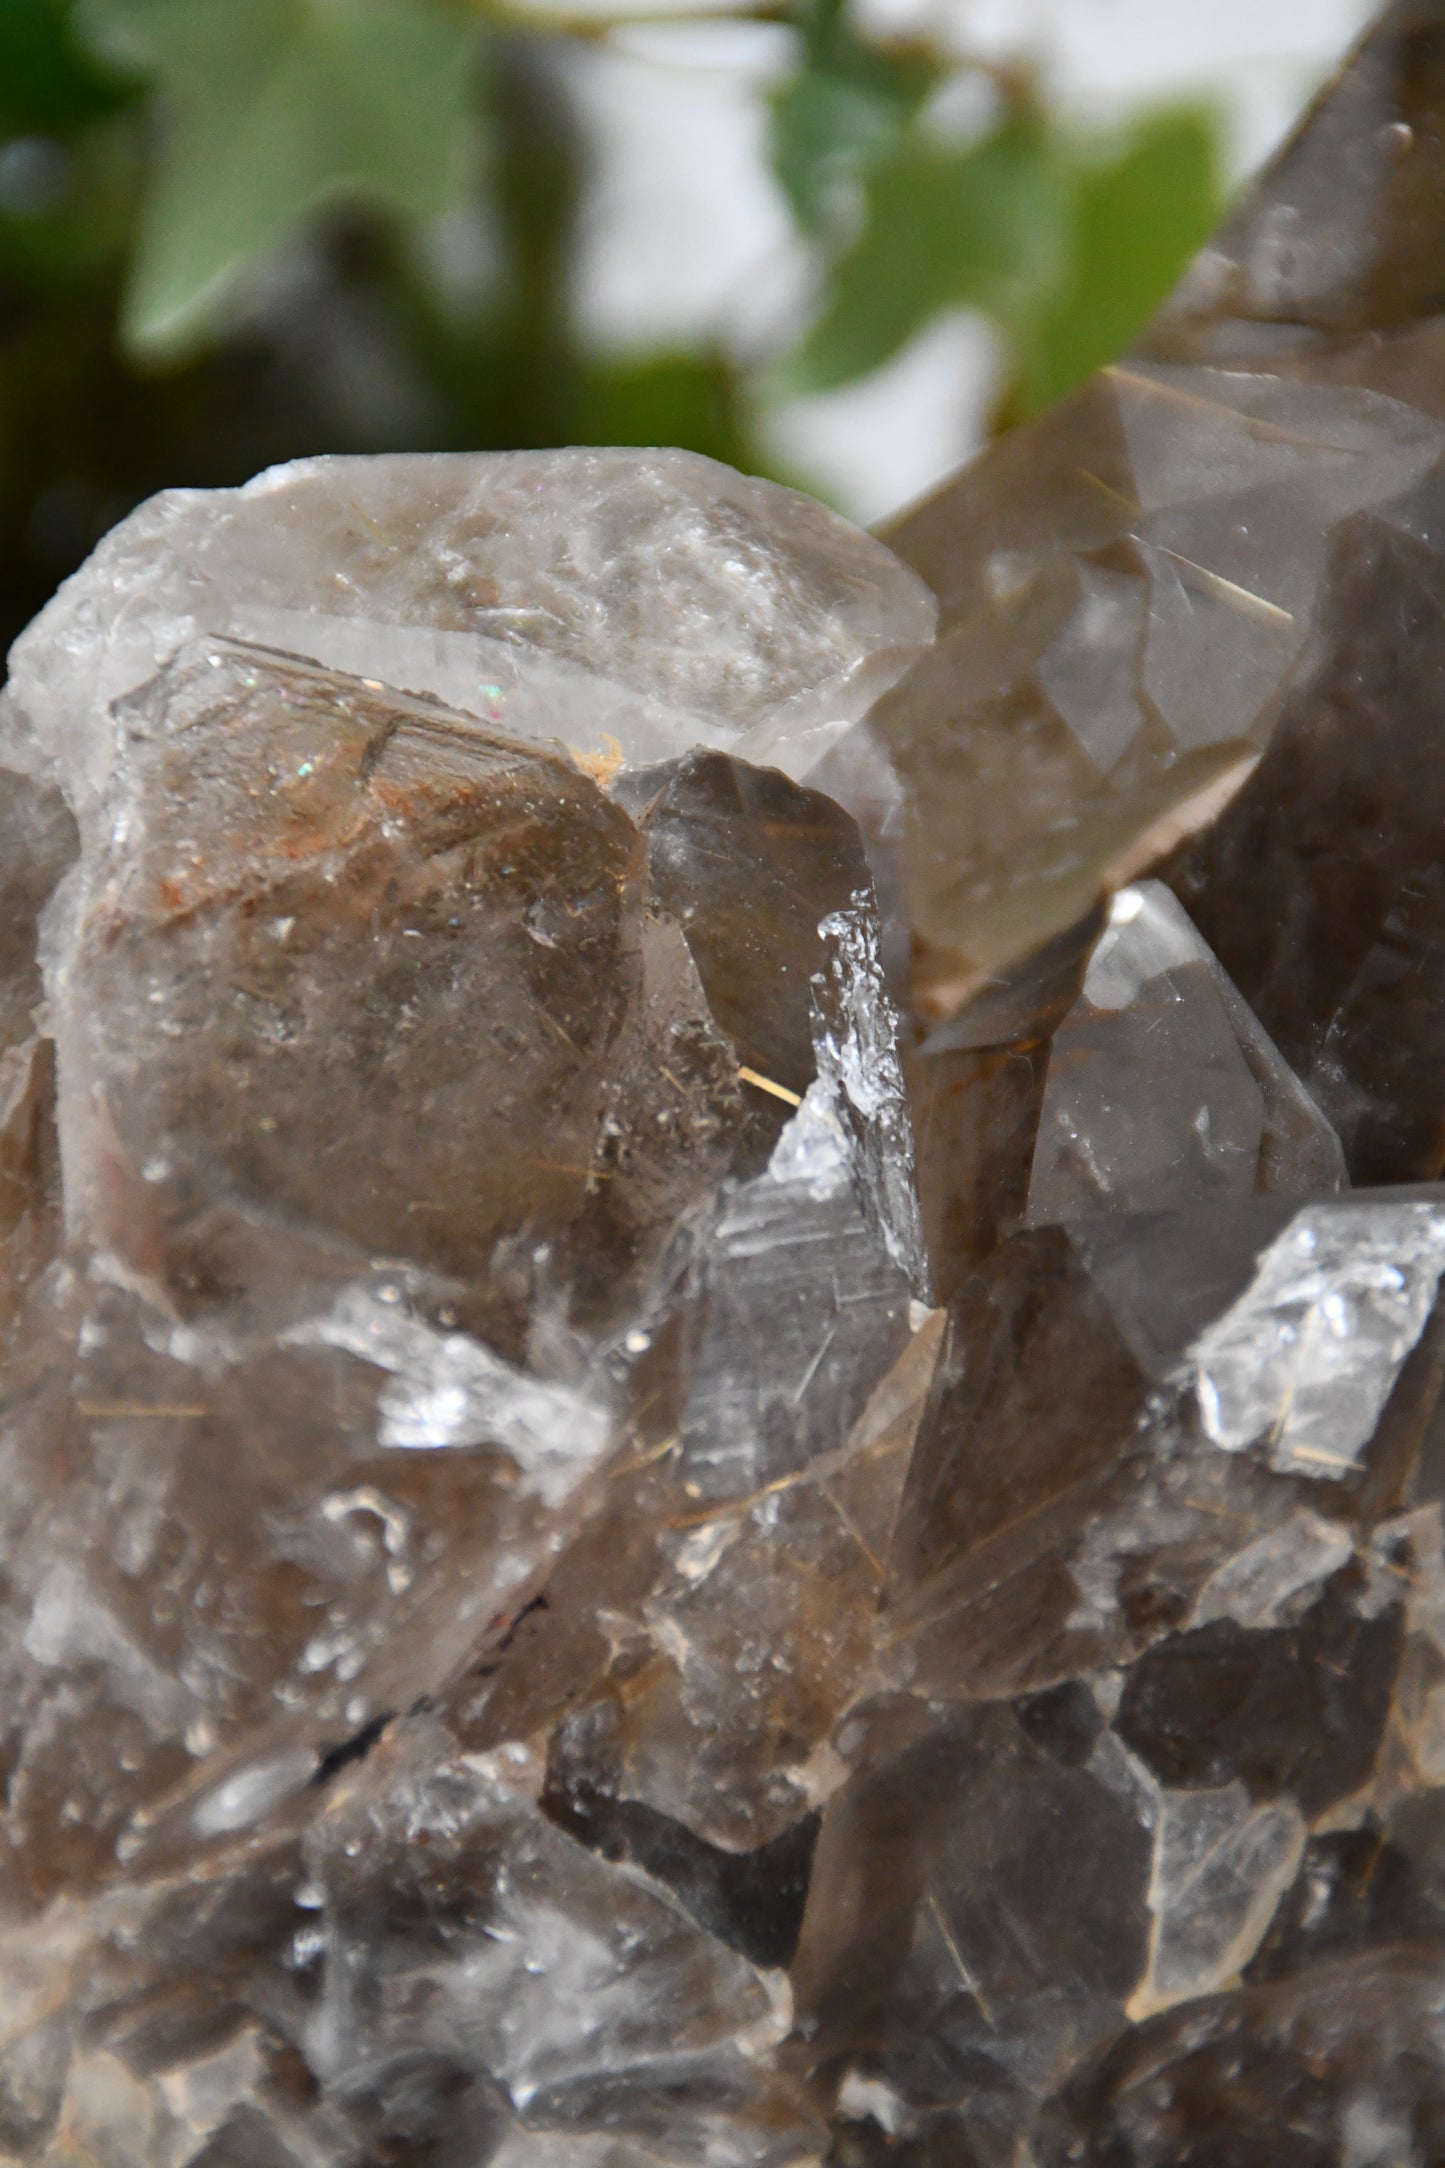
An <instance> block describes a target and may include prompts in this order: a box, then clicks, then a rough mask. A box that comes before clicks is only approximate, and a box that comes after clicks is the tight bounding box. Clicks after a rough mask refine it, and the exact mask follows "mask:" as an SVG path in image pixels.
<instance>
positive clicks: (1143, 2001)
mask: <svg viewBox="0 0 1445 2168" xmlns="http://www.w3.org/2000/svg"><path fill="white" fill-rule="evenodd" d="M1442 141H1445V7H1441V6H1440V5H1438V4H1432V5H1426V4H1424V0H1403V4H1401V5H1397V6H1396V7H1394V8H1393V9H1392V10H1391V11H1390V12H1389V13H1388V14H1387V16H1386V17H1385V18H1384V19H1383V21H1382V23H1381V25H1380V26H1379V27H1378V28H1377V29H1376V31H1375V32H1373V33H1372V35H1371V38H1370V40H1369V41H1368V42H1367V43H1366V45H1365V47H1364V48H1363V49H1362V51H1361V53H1360V54H1359V55H1358V56H1356V58H1355V59H1354V60H1353V61H1352V62H1351V64H1350V66H1349V68H1348V69H1347V71H1346V72H1345V74H1344V75H1343V76H1342V78H1341V79H1340V81H1339V83H1338V84H1337V85H1335V86H1334V87H1333V88H1332V90H1331V91H1330V92H1329V93H1328V94H1327V96H1326V99H1325V101H1324V103H1323V104H1322V106H1321V107H1320V109H1319V110H1318V112H1317V113H1316V114H1315V116H1313V118H1312V119H1311V120H1310V121H1309V122H1308V123H1307V124H1306V128H1305V130H1304V133H1303V134H1302V136H1301V138H1300V139H1299V141H1298V142H1297V144H1296V145H1295V146H1293V147H1292V148H1291V149H1290V150H1289V151H1288V152H1286V154H1285V156H1284V158H1283V160H1282V161H1281V163H1280V165H1279V166H1278V167H1277V169H1276V171H1275V172H1274V174H1273V175H1271V176H1269V177H1267V178H1266V181H1265V182H1264V184H1263V185H1262V188H1261V190H1260V192H1259V194H1258V195H1257V197H1256V198H1255V199H1254V201H1253V202H1252V203H1249V204H1246V205H1245V207H1244V208H1243V209H1242V210H1241V211H1240V212H1239V213H1238V214H1237V215H1236V217H1235V219H1234V220H1233V222H1232V223H1231V225H1230V226H1229V227H1228V228H1227V229H1226V232H1225V234H1224V236H1223V237H1222V238H1221V240H1220V242H1219V243H1218V244H1217V245H1216V247H1215V248H1214V249H1212V250H1211V251H1207V252H1206V254H1205V256H1204V257H1203V258H1202V259H1201V261H1200V263H1199V265H1198V266H1196V268H1195V270H1194V271H1193V272H1192V273H1191V275H1190V278H1189V279H1188V280H1187V281H1186V283H1185V286H1184V288H1183V289H1182V290H1181V293H1180V294H1179V295H1178V296H1176V298H1175V300H1174V302H1173V303H1172V304H1171V306H1170V308H1169V309H1168V310H1167V311H1166V313H1165V315H1164V317H1163V318H1162V319H1161V321H1160V323H1159V324H1158V325H1157V326H1156V327H1155V329H1154V331H1153V332H1152V333H1151V334H1150V337H1149V340H1148V342H1147V344H1146V348H1145V349H1144V350H1143V351H1142V352H1141V354H1140V355H1139V356H1137V357H1135V358H1134V359H1133V360H1131V361H1129V362H1128V363H1127V364H1125V365H1122V366H1121V367H1120V368H1118V369H1115V370H1113V371H1110V372H1106V373H1105V375H1104V377H1103V378H1102V379H1100V380H1099V381H1097V382H1096V383H1095V384H1094V385H1093V386H1092V387H1089V388H1087V389H1086V390H1085V391H1084V392H1083V393H1082V394H1080V395H1079V397H1078V398H1077V399H1076V400H1075V401H1073V402H1072V403H1071V404H1070V405H1069V406H1067V407H1065V408H1064V409H1062V410H1061V411H1060V412H1059V413H1057V414H1055V415H1053V416H1051V417H1047V418H1045V420H1044V421H1042V422H1041V423H1039V424H1037V425H1035V426H1034V427H1033V428H1032V429H1030V430H1027V431H1022V432H1020V433H1018V434H1017V435H1016V436H1015V437H1014V438H1012V439H1011V440H1009V441H1008V442H1006V443H1004V444H1002V445H1001V446H999V447H998V448H996V449H995V450H994V451H993V452H991V453H990V454H989V455H988V456H987V457H986V458H985V459H984V460H983V461H981V462H980V463H979V465H978V466H977V467H976V468H975V469H974V470H973V471H972V472H971V473H970V474H967V475H965V476H963V477H961V478H960V479H959V480H958V481H957V482H956V483H953V484H950V485H949V486H948V487H947V488H946V489H945V490H944V491H943V492H942V493H941V495H940V496H939V497H938V499H936V500H935V501H934V502H933V503H932V504H931V505H926V506H924V507H921V508H920V509H919V510H917V511H916V512H914V513H913V514H911V515H910V516H909V517H908V519H907V520H905V521H904V522H903V523H901V524H900V526H899V527H898V528H897V530H896V531H895V534H894V536H893V540H894V543H895V545H896V547H897V549H898V550H899V551H900V552H901V553H902V556H903V557H906V558H908V559H910V560H911V561H912V563H913V564H915V565H916V566H917V567H919V568H920V569H921V571H922V572H923V573H925V574H926V575H927V577H928V579H929V581H930V582H931V583H932V584H933V585H934V586H935V587H936V588H937V590H938V592H939V596H940V599H941V602H942V606H943V607H942V619H943V630H942V633H941V635H940V637H939V639H938V640H937V642H936V644H933V645H931V646H930V645H929V641H930V635H931V630H932V625H933V615H934V607H933V602H932V600H931V598H930V595H929V593H928V592H927V590H926V589H925V587H924V586H923V585H922V583H921V581H920V580H919V578H918V577H917V576H916V574H915V573H914V572H913V571H910V570H909V569H908V566H907V565H906V564H905V563H904V562H903V561H902V559H901V558H900V556H897V555H893V554H890V552H889V551H888V550H887V549H886V548H885V547H884V546H883V545H881V544H879V543H878V542H876V541H870V540H869V539H868V538H867V537H864V536H861V535H857V534H855V533H853V532H852V531H851V530H850V529H848V528H847V527H845V526H844V525H843V524H842V523H841V522H839V521H837V520H835V519H833V518H832V517H831V515H829V514H827V513H824V512H822V511H821V510H819V509H818V508H816V507H812V506H809V505H807V504H805V503H804V502H803V501H802V500H800V499H797V498H795V497H793V496H791V495H789V494H788V493H787V492H784V491H780V490H777V489H774V488H772V487H770V486H766V485H763V484H759V483H753V482H746V481H744V480H742V479H741V478H739V477H736V476H732V475H729V474H727V473H725V472H724V471H723V470H721V469H717V468H714V467H712V466H710V465H708V464H707V463H706V462H703V461H698V460H693V459H688V458H685V457H683V456H682V455H674V454H628V453H603V454H598V453H559V454H555V455H542V454H525V455H520V454H519V455H508V456H506V457H502V458H476V459H452V460H432V459H419V460H384V461H376V462H367V461H362V460H340V461H329V462H328V461H317V462H312V463H308V464H307V465H305V466H303V467H300V468H296V469H289V470H283V471H281V472H279V473H277V474H274V475H270V476H266V477H262V478H261V480H260V481H258V482H257V483H256V484H253V485H252V486H251V487H250V488H249V489H248V490H245V491H241V492H238V493H233V494H228V493H217V494H215V495H205V494H201V493H181V494H179V495H174V496H171V497H167V498H164V499H161V500H158V501H157V503H156V504H154V505H151V506H147V507H142V508H141V510H140V511H139V512H138V513H136V514H134V515H133V516H132V517H131V519H130V520H128V521H127V522H125V523H123V524H122V526H121V527H120V528H119V529H118V530H117V531H116V533H115V534H114V535H113V536H112V537H111V538H110V539H109V540H108V541H107V542H106V543H105V544H104V545H103V546H102V548H101V550H100V551H99V552H98V553H97V555H96V557H95V558H94V559H93V560H92V562H91V564H90V566H88V567H87V568H86V569H84V570H83V571H82V573H81V574H79V575H78V576H77V578H76V579H75V580H74V581H73V582H71V583H70V584H69V585H68V587H67V588H66V589H65V590H64V591H63V592H62V594H61V595H60V596H59V597H57V599H56V601H55V602H54V603H53V604H52V605H51V607H50V608H49V609H48V610H47V611H46V612H45V613H44V614H43V615H42V617H41V618H40V619H39V620H38V621H37V623H36V624H35V625H34V626H33V627H32V628H31V629H30V631H29V632H28V633H27V634H26V635H25V636H24V638H23V640H22V641H21V642H20V644H19V646H18V647H17V649H16V652H15V654H14V656H13V658H12V674H11V680H10V685H9V689H8V691H7V693H6V695H5V697H4V703H3V710H0V733H3V753H4V759H5V760H6V761H7V762H8V763H9V765H8V767H7V768H6V769H5V770H4V777H3V780H4V791H3V795H0V1336H3V1339H0V1378H3V1390H0V1467H3V1475H4V1481H3V1484H0V1688H3V1693H0V2161H3V2162H7V2163H8V2162H16V2163H22V2162H23V2163H25V2164H26V2168H80V2164H82V2163H84V2164H86V2168H95V2164H101V2168H887V2164H889V2163H893V2164H896V2168H1081V2164H1082V2168H1435V2164H1436V2163H1438V2162H1439V2161H1440V2160H1441V2159H1442V2158H1445V2049H1442V2038H1441V2027H1440V2011H1441V2008H1442V2006H1445V1320H1442V1313H1441V1308H1440V1297H1439V1291H1440V1283H1441V1279H1442V1273H1445V1179H1442V1176H1445V1023H1442V1017H1445V966H1442V953H1445V949H1442V943H1445V902H1442V899H1445V800H1442V796H1441V792H1442V787H1445V786H1442V785H1441V783H1440V780H1439V775H1440V772H1441V763H1440V761H1439V759H1438V757H1437V755H1438V747H1437V745H1436V742H1435V741H1436V736H1437V730H1438V720H1439V713H1440V701H1439V692H1440V686H1441V683H1442V682H1445V632H1442V626H1445V582H1442V577H1441V572H1440V559H1439V555H1438V551H1439V546H1440V541H1441V537H1442V534H1445V528H1442V526H1441V513H1440V505H1441V503H1442V502H1445V499H1441V498H1440V495H1439V492H1440V487H1441V485H1440V483H1439V481H1438V479H1437V476H1436V472H1435V470H1436V467H1437V464H1438V463H1439V462H1440V461H1441V459H1442V458H1445V389H1442V386H1445V375H1442V374H1441V371H1442V369H1445V334H1442V332H1441V330H1440V319H1439V318H1438V317H1437V315H1436V313H1435V310H1436V302H1437V299H1438V283H1439V278H1438V269H1439V266H1438V259H1439V253H1440V244H1441V242H1442V239H1445V218H1442V213H1441V209H1440V206H1441V203H1442V201H1445V197H1442V195H1441V192H1440V189H1439V187H1438V185H1437V184H1438V180H1439V171H1440V156H1441V154H1440V144H1441V142H1442ZM1442 471H1445V470H1442ZM910 960H911V962H912V965H913V976H912V990H911V1001H910V996H909V994H908V991H907V971H908V966H909V963H910Z"/></svg>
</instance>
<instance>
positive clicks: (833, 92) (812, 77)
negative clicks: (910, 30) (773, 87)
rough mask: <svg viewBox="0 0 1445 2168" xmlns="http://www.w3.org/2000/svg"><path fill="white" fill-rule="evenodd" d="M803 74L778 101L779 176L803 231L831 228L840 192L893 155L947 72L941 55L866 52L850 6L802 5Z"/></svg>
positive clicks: (833, 1) (774, 128)
mask: <svg viewBox="0 0 1445 2168" xmlns="http://www.w3.org/2000/svg"><path fill="white" fill-rule="evenodd" d="M794 19H795V21H796V24H797V27H798V30H799V33H800V35H801V39H802V61H801V64H800V66H799V68H798V70H797V73H796V74H795V75H793V76H791V77H790V78H789V79H788V81H786V82H785V83H783V84H782V85H781V86H780V88H779V89H778V90H777V91H776V92H775V93H774V96H773V101H772V122H771V142H770V149H771V156H772V165H773V171H774V173H775V174H776V175H777V178H778V180H779V181H780V183H781V184H782V187H783V190H784V193H785V194H786V195H787V197H788V200H789V202H790V203H791V204H792V207H793V211H794V213H795V215H796V217H797V219H798V221H799V223H800V224H801V225H802V226H804V227H809V228H820V227H822V226H823V225H824V224H825V223H826V219H827V215H828V212H829V210H830V208H831V204H832V201H833V198H834V197H835V195H836V193H837V190H838V187H839V184H840V183H846V182H848V181H849V180H851V179H853V178H854V177H855V176H856V174H857V173H858V172H859V171H860V170H861V168H862V167H863V166H864V165H865V164H867V163H868V162H869V161H870V160H872V159H874V158H876V157H878V156H879V155H880V154H882V153H883V152H884V151H887V150H889V149H891V148H892V147H893V145H894V144H895V142H896V141H897V139H898V137H899V136H900V134H901V133H902V131H903V130H904V129H905V128H906V127H907V125H908V123H909V122H910V121H911V120H912V119H913V117H914V115H915V114H916V112H917V111H918V108H919V106H920V105H921V104H922V102H923V100H924V98H925V97H926V96H927V94H928V92H929V91H930V90H931V89H932V88H933V86H934V84H935V83H936V82H937V81H938V79H939V76H940V75H941V73H942V72H943V69H942V63H941V61H940V60H939V59H938V58H937V56H936V55H932V54H928V53H923V52H920V51H916V50H911V49H905V48H898V47H881V46H877V45H866V44H864V43H863V42H862V40H861V39H860V38H859V37H858V36H857V34H856V31H855V30H854V28H853V25H852V23H851V21H850V18H849V15H848V11H847V8H846V5H845V0H799V4H798V5H797V6H796V8H795V10H794Z"/></svg>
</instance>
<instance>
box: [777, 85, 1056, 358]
mask: <svg viewBox="0 0 1445 2168" xmlns="http://www.w3.org/2000/svg"><path fill="white" fill-rule="evenodd" d="M1068 241H1069V191H1068V187H1067V181H1066V176H1065V175H1064V173H1063V172H1062V170H1061V167H1060V164H1059V161H1058V159H1057V157H1056V156H1055V154H1054V151H1053V149H1052V146H1051V144H1050V142H1049V139H1048V137H1047V135H1046V134H1045V132H1044V131H1043V129H1042V128H1041V127H1040V126H1039V125H1038V124H1037V123H1036V122H1035V121H1034V120H1032V119H1031V118H1030V119H1009V120H1006V121H1004V122H1002V123H1001V124H1000V125H999V126H997V127H996V128H994V129H992V130H991V131H990V132H989V133H988V134H986V135H984V136H982V137H981V138H979V140H977V141H976V142H974V143H971V144H969V145H967V146H966V147H963V148H958V149H956V148H953V147H951V146H949V145H947V144H939V143H937V142H934V141H933V140H931V139H930V138H928V137H927V136H925V135H923V134H922V133H921V132H920V131H917V130H915V131H913V132H912V133H910V135H909V136H908V137H907V138H906V139H905V140H904V142H903V143H902V144H900V145H899V147H898V148H897V150H896V151H895V152H894V153H893V154H892V155H891V156H890V157H888V158H886V159H883V160H880V161H879V162H878V164H877V165H876V166H874V167H873V168H872V169H871V171H870V173H869V174H868V177H867V205H866V213H865V219H864V225H863V229H862V232H861V233H860V235H859V237H858V240H857V242H856V243H855V244H854V246H853V247H852V248H851V249H850V250H849V251H848V252H847V253H846V254H845V255H844V257H843V258H842V260H841V261H840V262H839V264H838V265H837V267H836V270H835V272H834V274H833V278H832V283H831V290H830V293H829V298H828V301H827V304H826V306H825V308H824V310H823V312H822V314H821V316H820V317H819V318H818V320H817V322H816V323H815V324H814V325H813V327H812V329H811V331H810V332H809V333H808V335H807V337H806V338H805V340H804V341H803V344H802V347H801V348H800V350H799V352H798V354H797V355H796V356H795V357H794V360H793V363H792V365H791V367H790V369H789V377H790V381H791V382H792V383H793V384H794V385H795V386H796V387H797V388H798V389H800V390H808V391H824V390H829V389H831V388H833V387H834V386H836V385H839V384H845V383H848V382H850V381H851V380H852V379H853V378H854V377H859V376H864V375H866V374H867V373H868V372H869V371H870V370H872V369H876V368H878V367H880V366H881V364H882V363H883V362H885V361H887V360H888V359H889V358H890V357H891V356H892V355H893V354H895V353H896V352H897V351H898V349H899V348H900V347H901V346H903V345H904V344H905V343H906V342H907V340H909V339H910V338H911V337H912V336H913V334H914V333H915V332H916V331H918V330H920V329H921V328H922V327H923V326H924V325H925V324H926V323H927V322H928V321H929V320H930V318H932V317H934V316H936V315H937V314H939V312H940V311H942V310H944V309H950V308H960V307H965V306H972V307H976V308H981V309H987V310H989V311H992V312H994V313H1008V312H1010V311H1015V310H1018V309H1019V308H1021V307H1022V306H1023V305H1024V303H1025V301H1026V300H1027V297H1029V296H1032V295H1034V294H1036V293H1038V292H1040V291H1042V290H1045V289H1047V288H1048V287H1049V286H1051V285H1052V284H1054V283H1055V282H1056V281H1057V279H1058V277H1059V266H1060V263H1061V261H1062V259H1063V257H1064V254H1065V252H1066V250H1067V247H1068Z"/></svg>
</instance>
